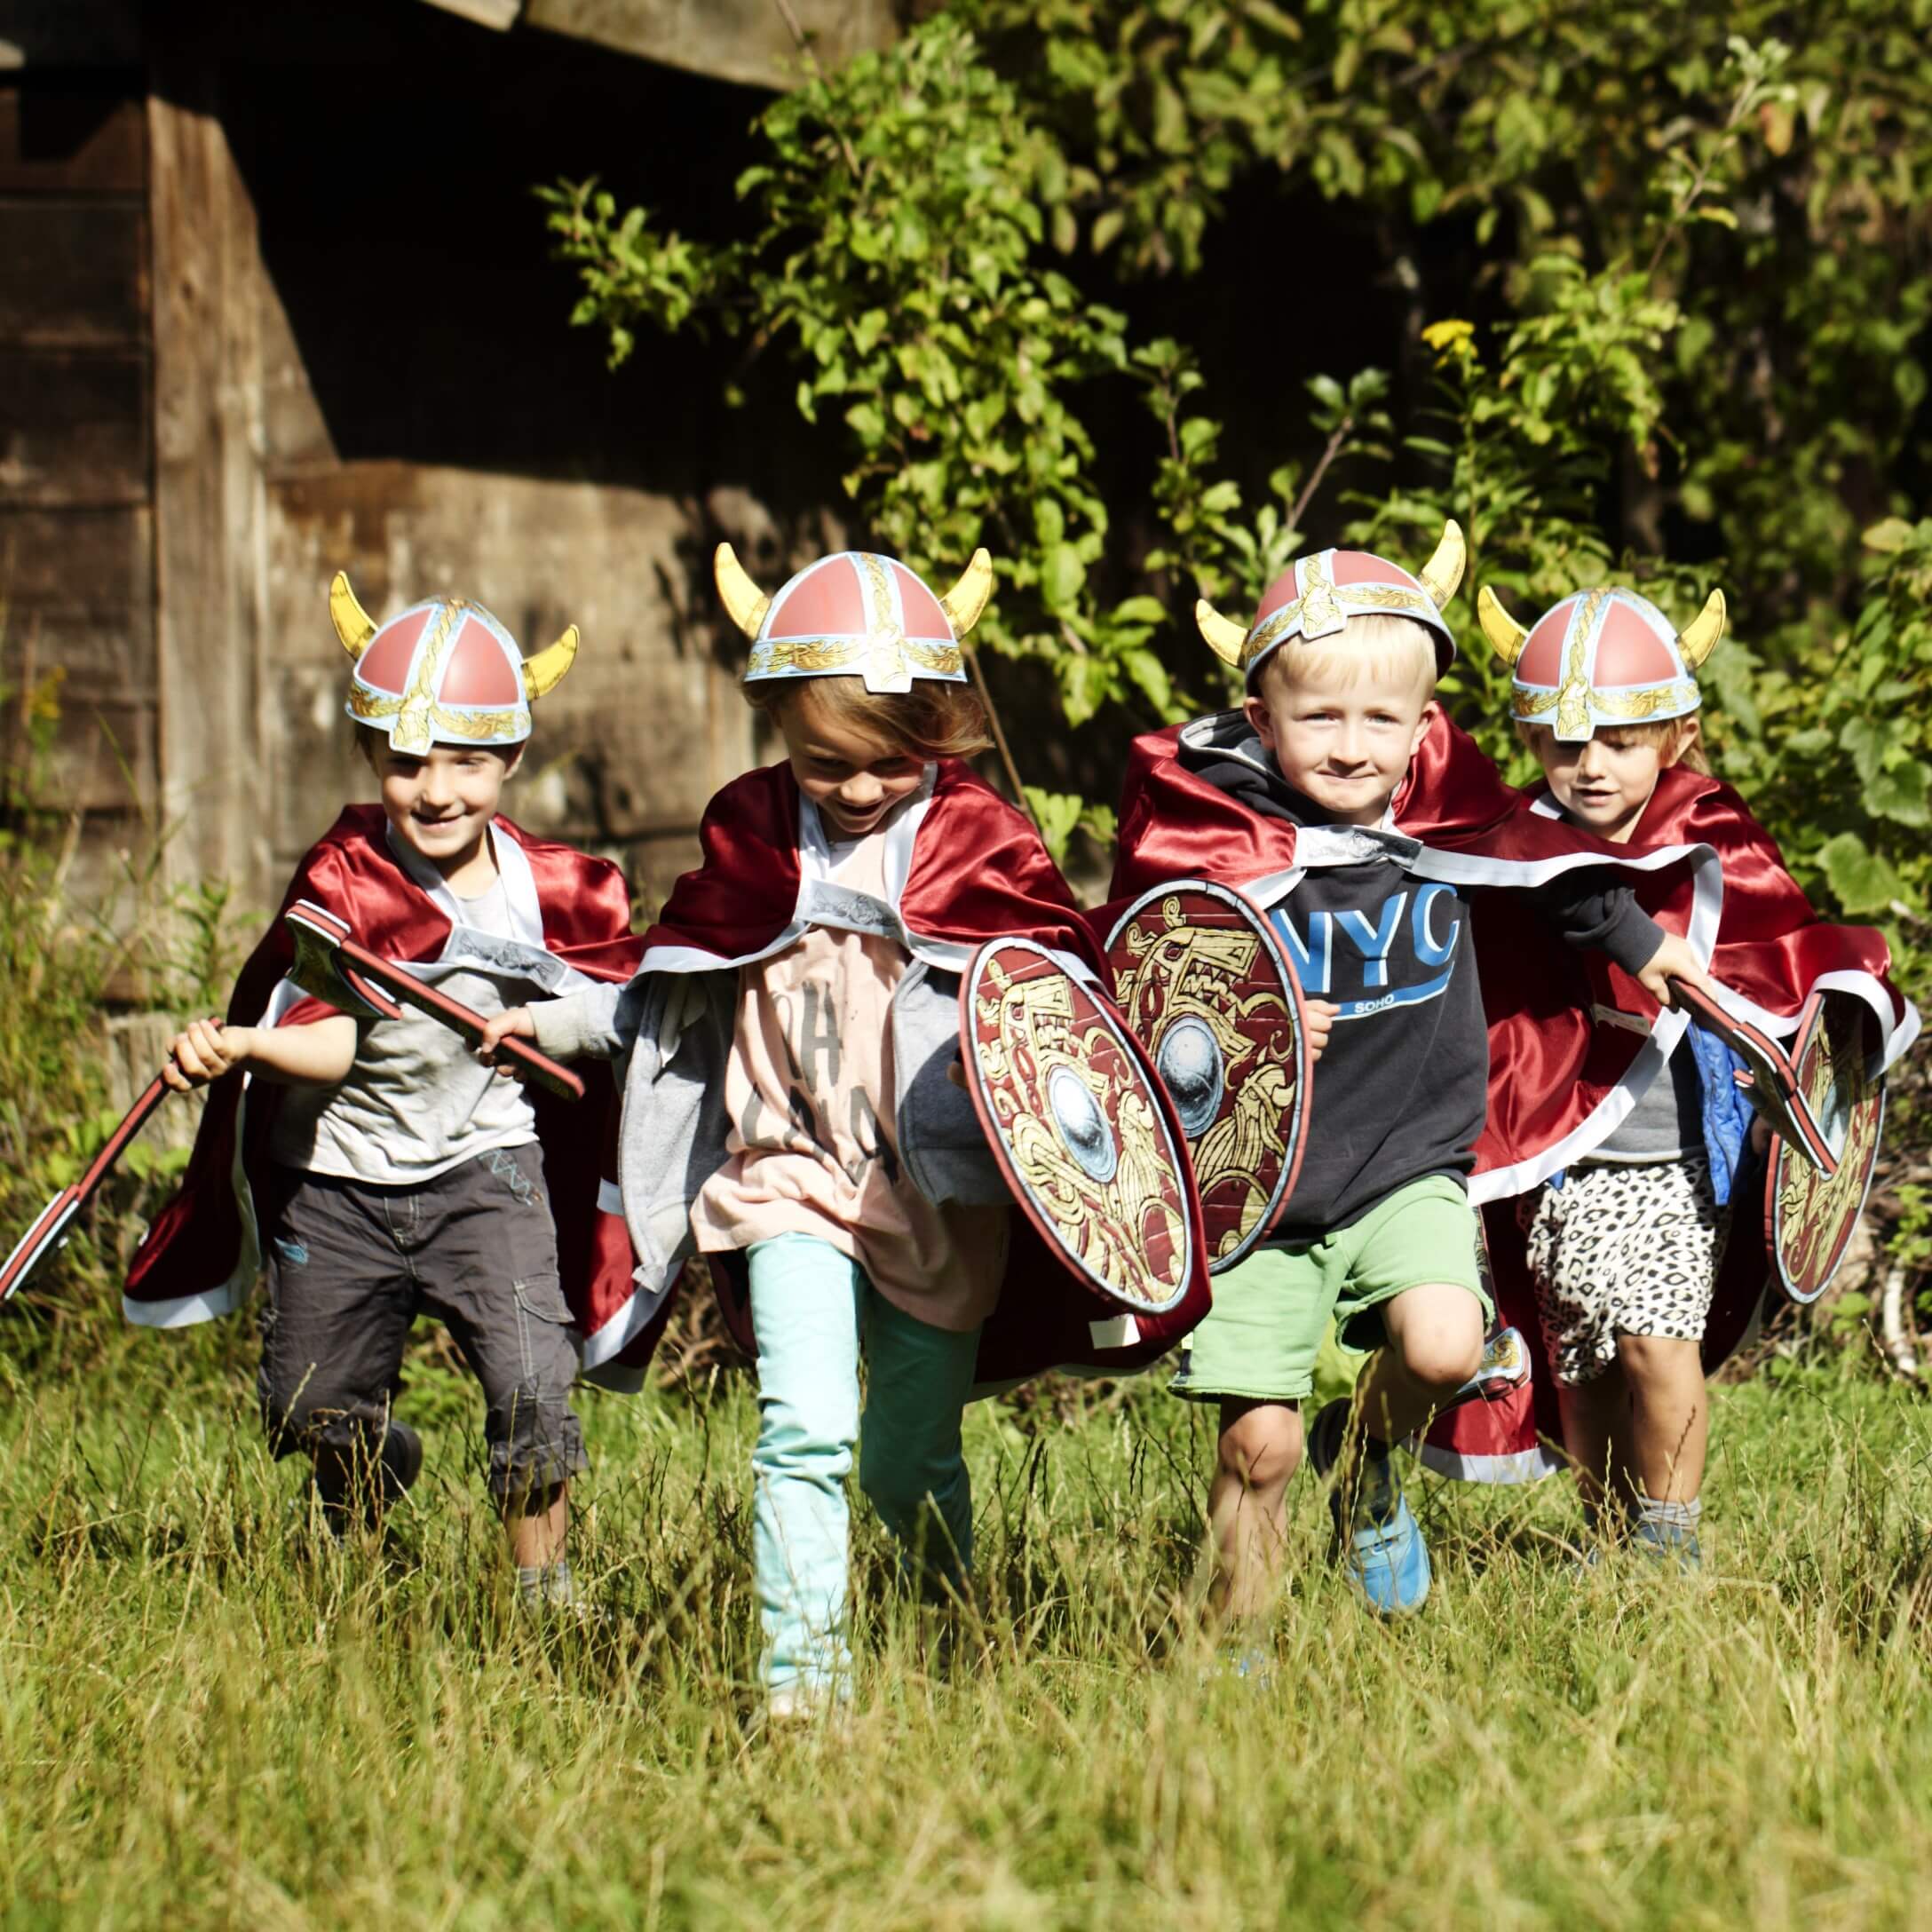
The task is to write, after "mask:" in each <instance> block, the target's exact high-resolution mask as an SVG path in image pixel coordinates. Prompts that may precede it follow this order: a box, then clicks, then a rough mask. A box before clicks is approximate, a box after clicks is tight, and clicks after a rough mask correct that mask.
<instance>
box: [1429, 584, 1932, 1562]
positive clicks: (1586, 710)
mask: <svg viewBox="0 0 1932 1932" xmlns="http://www.w3.org/2000/svg"><path fill="white" fill-rule="evenodd" d="M1477 608H1478V613H1479V615H1480V618H1481V622H1482V626H1483V629H1484V632H1485V636H1487V637H1488V638H1489V640H1490V642H1491V644H1492V645H1493V647H1494V648H1495V650H1496V652H1497V653H1498V655H1499V656H1500V657H1501V659H1502V660H1503V661H1504V663H1505V664H1506V665H1508V667H1509V669H1510V673H1511V685H1510V716H1511V717H1513V718H1514V719H1515V721H1516V730H1517V732H1518V733H1519V735H1520V736H1521V737H1522V739H1523V740H1524V743H1525V744H1527V745H1528V746H1529V747H1530V748H1532V750H1533V751H1534V752H1535V754H1536V756H1537V758H1538V760H1539V762H1540V764H1541V765H1542V767H1543V772H1544V780H1543V782H1542V783H1541V784H1540V785H1539V786H1537V787H1535V788H1532V791H1531V792H1530V794H1529V795H1528V796H1529V799H1530V804H1531V809H1532V812H1535V813H1537V814H1538V815H1540V816H1542V817H1545V818H1547V819H1548V820H1550V821H1551V822H1560V823H1567V824H1570V825H1574V826H1576V827H1580V828H1581V829H1584V830H1586V831H1588V832H1591V833H1593V834H1595V835H1596V836H1597V837H1599V838H1602V839H1605V840H1608V841H1610V842H1611V843H1613V844H1618V845H1622V846H1625V847H1627V848H1640V847H1643V846H1654V845H1683V844H1688V843H1695V844H1701V845H1706V846H1708V847H1710V848H1711V849H1712V850H1714V851H1716V852H1717V853H1718V854H1719V856H1720V858H1721V859H1722V867H1723V878H1724V893H1723V904H1722V915H1721V917H1720V920H1719V921H1718V922H1717V923H1716V927H1715V949H1714V953H1713V954H1712V956H1711V961H1710V967H1711V971H1712V974H1713V976H1714V978H1715V979H1716V981H1717V982H1718V986H1717V987H1716V989H1715V990H1716V993H1717V996H1718V998H1719V1001H1720V1003H1721V1004H1722V1006H1723V1007H1724V1008H1725V1009H1726V1010H1728V1011H1729V1012H1730V1015H1731V1016H1732V1017H1734V1018H1735V1019H1738V1020H1740V1021H1743V1022H1745V1023H1746V1024H1747V1025H1754V1026H1756V1027H1757V1028H1758V1029H1760V1030H1761V1031H1762V1033H1767V1034H1769V1035H1770V1036H1771V1037H1772V1038H1774V1039H1780V1038H1782V1039H1786V1040H1789V1039H1790V1038H1791V1037H1792V1035H1793V1033H1794V1032H1795V1030H1796V1028H1797V1026H1798V1023H1799V1017H1800V1015H1801V1013H1802V1012H1803V1010H1805V1007H1806V1002H1807V1000H1808V997H1809V995H1810V994H1812V993H1813V992H1814V991H1816V990H1817V989H1819V988H1821V987H1823V988H1826V989H1829V990H1830V991H1831V992H1832V993H1833V994H1834V995H1837V996H1840V997H1842V998H1844V999H1845V1000H1847V1001H1848V1002H1852V1005H1853V1006H1854V1008H1855V1009H1857V1010H1862V1014H1863V1031H1864V1033H1865V1041H1864V1043H1863V1044H1864V1048H1865V1052H1866V1053H1867V1054H1868V1056H1869V1058H1870V1060H1871V1063H1872V1065H1873V1068H1874V1069H1876V1070H1878V1071H1882V1069H1883V1068H1884V1067H1885V1066H1888V1065H1889V1064H1890V1063H1891V1062H1892V1060H1894V1059H1895V1058H1896V1057H1897V1056H1898V1055H1899V1054H1900V1053H1901V1052H1903V1051H1904V1049H1905V1047H1906V1046H1907V1045H1908V1044H1909V1043H1910V1041H1911V1039H1912V1035H1913V1033H1916V1031H1917V1027H1918V1016H1917V1014H1916V1013H1915V1012H1914V1011H1913V1010H1912V1008H1911V1006H1910V1004H1909V1002H1906V1001H1905V1000H1904V998H1903V997H1902V996H1901V995H1900V994H1898V993H1897V992H1896V990H1895V989H1894V988H1892V987H1891V986H1889V984H1888V980H1887V974H1888V970H1889V965H1890V959H1889V954H1888V948H1887V946H1886V942H1885V938H1884V936H1883V935H1882V934H1881V933H1880V932H1878V931H1876V930H1873V929H1872V928H1869V927H1848V926H1833V925H1827V924H1825V922H1822V921H1821V920H1819V919H1818V917H1817V915H1816V914H1815V913H1814V912H1813V911H1812V909H1811V907H1810V906H1809V904H1808V903H1807V901H1806V899H1805V897H1804V895H1803V893H1802V892H1801V891H1800V890H1799V888H1798V886H1797V884H1796V883H1795V882H1794V881H1793V879H1792V877H1791V875H1790V874H1789V873H1788V872H1787V871H1786V869H1785V865H1784V861H1783V859H1782V858H1781V857H1780V855H1779V853H1778V847H1777V845H1776V844H1775V843H1773V841H1772V840H1771V839H1770V836H1769V835H1767V834H1766V833H1765V832H1764V830H1763V829H1762V827H1760V826H1759V825H1758V824H1757V823H1756V821H1755V820H1754V819H1753V818H1752V817H1751V814H1750V812H1749V811H1748V810H1747V809H1746V805H1745V804H1744V801H1743V800H1742V799H1741V798H1740V797H1739V796H1738V794H1737V793H1736V792H1734V791H1733V790H1732V789H1731V788H1730V787H1729V786H1727V785H1724V784H1722V783H1720V782H1719V781H1718V780H1716V779H1714V778H1713V777H1712V776H1711V775H1710V773H1709V771H1708V768H1707V767H1706V764H1705V762H1704V759H1703V757H1702V756H1701V748H1700V744H1699V725H1698V705H1699V701H1700V699H1699V693H1698V683H1697V672H1698V668H1699V667H1700V666H1701V665H1702V664H1703V662H1704V661H1705V660H1706V657H1707V656H1708V655H1709V653H1710V652H1711V650H1712V649H1713V648H1714V645H1716V643H1717V641H1718V639H1719V637H1721V636H1722V630H1723V623H1724V600H1723V597H1722V592H1719V591H1713V592H1712V593H1711V596H1710V598H1709V600H1708V602H1707V603H1706V606H1705V608H1704V611H1703V613H1702V614H1700V615H1699V617H1698V620H1697V621H1696V622H1694V623H1693V624H1691V625H1690V627H1689V628H1688V629H1685V630H1684V632H1683V634H1682V635H1681V636H1680V635H1679V634H1678V633H1677V632H1676V631H1675V629H1674V628H1673V626H1672V625H1671V623H1670V622H1669V621H1668V620H1667V618H1666V617H1665V616H1664V614H1663V613H1662V612H1661V611H1659V609H1658V608H1657V606H1655V605H1653V604H1651V602H1649V601H1648V600H1647V599H1646V598H1642V597H1639V596H1637V595H1636V594H1635V592H1634V591H1630V590H1585V591H1579V592H1577V593H1576V594H1575V595H1574V596H1572V597H1568V598H1564V599H1563V601H1562V602H1561V603H1559V604H1557V605H1556V606H1554V607H1553V608H1552V609H1550V610H1549V611H1548V612H1546V613H1545V614H1544V615H1543V616H1542V617H1541V618H1540V619H1539V620H1538V621H1537V622H1536V623H1535V624H1534V625H1533V626H1532V628H1531V629H1528V630H1527V631H1525V630H1524V629H1522V628H1521V627H1520V626H1519V625H1517V624H1516V622H1514V620H1512V619H1511V618H1510V617H1509V616H1508V614H1507V613H1506V612H1505V611H1504V609H1503V607H1502V606H1501V604H1500V602H1499V600H1498V599H1497V598H1496V597H1495V594H1494V593H1493V591H1492V590H1488V589H1487V588H1485V590H1484V591H1483V593H1482V596H1481V598H1479V599H1478V604H1477ZM1486 956H1487V955H1486V949H1485V959H1486ZM1588 977H1589V981H1590V984H1589V985H1588V986H1587V987H1580V988H1579V993H1578V997H1579V1003H1580V1005H1582V1006H1583V1007H1584V1009H1585V1010H1587V1011H1588V1012H1589V1013H1590V1015H1591V1016H1592V1017H1593V1019H1594V1020H1595V1024H1596V1025H1597V1026H1598V1028H1599V1035H1600V1050H1601V1052H1602V1053H1603V1054H1611V1055H1613V1054H1616V1053H1618V1052H1619V1051H1621V1052H1622V1053H1624V1054H1626V1055H1627V1054H1628V1052H1629V1050H1630V1049H1629V1046H1628V1042H1629V1041H1631V1040H1632V1038H1633V1036H1634V1037H1635V1041H1637V1042H1639V1050H1638V1053H1637V1057H1636V1059H1635V1062H1634V1063H1633V1065H1632V1067H1631V1073H1630V1076H1629V1078H1628V1080H1627V1083H1626V1084H1627V1094H1628V1096H1629V1104H1628V1105H1627V1109H1623V1110H1619V1117H1618V1118H1617V1119H1616V1120H1615V1124H1614V1126H1613V1127H1612V1128H1611V1131H1610V1132H1609V1133H1608V1134H1607V1135H1606V1136H1603V1137H1600V1138H1597V1139H1596V1140H1595V1142H1594V1144H1591V1145H1589V1146H1588V1149H1587V1151H1584V1150H1581V1149H1580V1150H1578V1151H1577V1152H1575V1153H1574V1154H1573V1156H1572V1159H1571V1160H1569V1162H1568V1165H1567V1168H1566V1171H1564V1172H1562V1173H1559V1174H1556V1175H1555V1176H1551V1177H1550V1178H1549V1179H1548V1181H1546V1182H1545V1183H1543V1184H1541V1185H1540V1186H1538V1187H1536V1188H1534V1189H1532V1191H1530V1192H1527V1193H1525V1194H1524V1195H1523V1196H1522V1197H1521V1198H1520V1199H1519V1200H1517V1201H1516V1202H1514V1203H1512V1204H1509V1206H1508V1210H1507V1211H1506V1210H1505V1209H1504V1208H1502V1207H1499V1208H1498V1209H1496V1210H1494V1211H1493V1212H1492V1214H1491V1215H1490V1216H1489V1222H1490V1226H1491V1231H1492V1233H1491V1245H1492V1248H1493V1253H1494V1255H1495V1264H1496V1275H1497V1281H1498V1291H1499V1295H1500V1298H1501V1299H1502V1300H1503V1302H1504V1304H1505V1307H1506V1308H1513V1309H1514V1310H1515V1311H1516V1312H1517V1313H1518V1314H1519V1315H1521V1316H1522V1318H1523V1319H1524V1328H1525V1329H1526V1330H1528V1331H1530V1332H1532V1333H1536V1332H1538V1331H1539V1330H1540V1342H1541V1345H1542V1352H1543V1354H1544V1355H1545V1356H1546V1357H1547V1360H1546V1361H1544V1362H1540V1363H1539V1365H1538V1366H1539V1370H1540V1374H1539V1375H1538V1377H1537V1383H1538V1386H1539V1388H1540V1390H1542V1391H1543V1393H1544V1395H1545V1398H1546V1399H1545V1402H1544V1405H1543V1414H1542V1421H1543V1423H1544V1425H1545V1428H1546V1430H1547V1432H1548V1434H1550V1435H1552V1436H1556V1437H1557V1438H1558V1439H1560V1441H1561V1442H1562V1444H1563V1446H1564V1450H1565V1452H1566V1453H1567V1455H1568V1459H1569V1461H1570V1463H1571V1466H1572V1468H1573V1469H1575V1471H1576V1474H1577V1479H1578V1483H1579V1485H1580V1488H1581V1490H1582V1493H1583V1498H1584V1502H1585V1508H1586V1511H1587V1514H1588V1516H1589V1518H1590V1520H1591V1521H1592V1523H1593V1524H1595V1525H1596V1526H1597V1527H1598V1528H1599V1529H1600V1530H1601V1531H1602V1532H1603V1533H1605V1534H1607V1535H1613V1536H1614V1535H1617V1534H1619V1533H1624V1534H1627V1536H1628V1538H1629V1539H1630V1540H1631V1541H1632V1542H1633V1543H1634V1545H1635V1547H1636V1548H1638V1549H1640V1550H1642V1551H1643V1552H1644V1553H1645V1554H1647V1555H1650V1556H1655V1557H1657V1558H1658V1559H1659V1560H1661V1561H1667V1562H1674V1563H1675V1564H1680V1565H1682V1566H1683V1567H1685V1568H1695V1567H1697V1566H1698V1564H1699V1562H1700V1552H1699V1545H1698V1525H1699V1519H1700V1516H1701V1509H1702V1506H1701V1503H1700V1500H1699V1491H1700V1489H1701V1486H1702V1483H1703V1477H1704V1464H1705V1454H1706V1446H1707V1442H1708V1434H1709V1425H1710V1411H1709V1404H1708V1401H1707V1398H1706V1391H1705V1376H1706V1372H1707V1370H1709V1369H1714V1368H1715V1367H1716V1366H1719V1364H1721V1363H1722V1360H1723V1358H1724V1357H1725V1356H1726V1355H1728V1354H1729V1353H1730V1350H1731V1348H1732V1347H1733V1346H1734V1345H1735V1343H1736V1342H1738V1339H1739V1338H1740V1336H1741V1334H1743V1332H1744V1330H1745V1328H1746V1326H1747V1325H1748V1323H1749V1322H1750V1321H1751V1320H1752V1318H1754V1314H1755V1312H1756V1310H1757V1308H1758V1306H1759V1303H1760V1302H1761V1300H1762V1295H1763V1291H1764V1284H1765V1276H1766V1266H1767V1263H1766V1255H1765V1249H1764V1217H1763V1215H1761V1214H1757V1213H1754V1212H1740V1211H1739V1209H1740V1207H1742V1205H1743V1204H1744V1203H1745V1201H1746V1199H1747V1198H1749V1199H1750V1200H1751V1204H1752V1206H1753V1207H1754V1206H1755V1196H1756V1193H1757V1192H1759V1191H1760V1190H1761V1189H1762V1162H1761V1161H1758V1160H1754V1159H1753V1157H1752V1155H1753V1151H1754V1150H1753V1149H1752V1147H1751V1146H1750V1145H1748V1143H1755V1145H1756V1148H1757V1149H1759V1150H1761V1149H1762V1144H1763V1141H1764V1139H1765V1135H1764V1133H1763V1130H1762V1128H1761V1127H1760V1128H1755V1130H1753V1128H1754V1123H1753V1121H1752V1117H1751V1114H1750V1111H1749V1108H1748V1105H1747V1104H1746V1101H1745V1099H1744V1097H1743V1096H1742V1095H1741V1094H1740V1092H1739V1090H1738V1083H1737V1081H1736V1079H1735V1078H1734V1075H1735V1073H1736V1071H1737V1067H1738V1062H1737V1061H1736V1060H1735V1058H1734V1057H1732V1056H1731V1055H1730V1053H1729V1051H1728V1050H1727V1049H1725V1048H1724V1046H1723V1045H1722V1043H1721V1042H1720V1041H1718V1040H1717V1039H1716V1038H1715V1037H1714V1035H1712V1034H1708V1033H1704V1032H1701V1031H1699V1030H1698V1029H1697V1028H1695V1027H1692V1028H1690V1029H1688V1031H1687V1030H1686V1029H1684V1028H1683V1026H1682V1025H1681V1024H1676V1025H1673V1024H1672V1016H1669V1015H1664V1016H1661V1017H1659V1016H1658V1015H1656V1014H1655V1013H1653V1012H1652V1011H1651V1009H1650V1008H1649V1006H1648V1003H1647V1002H1644V1001H1643V999H1642V998H1641V996H1638V995H1637V994H1636V991H1635V988H1634V987H1633V986H1630V984H1629V983H1628V981H1627V980H1625V979H1623V978H1621V977H1620V976H1619V975H1617V974H1614V973H1611V972H1609V971H1607V970H1603V969H1602V968H1601V967H1600V966H1599V965H1598V964H1597V963H1596V962H1590V963H1589V975H1588ZM1653 1021H1654V1022H1655V1023H1656V1024H1655V1025H1654V1027H1653V1024H1652V1023H1653ZM1854 1030H1855V1031H1856V1030H1857V1028H1856V1027H1855V1028H1854ZM1825 1111H1826V1110H1825V1109H1824V1108H1822V1107H1821V1109H1820V1112H1825ZM1872 1131H1873V1138H1874V1142H1875V1135H1876V1124H1875V1122H1874V1123H1873V1129H1872ZM1874 1151H1875V1148H1874ZM1840 1152H1841V1153H1843V1154H1844V1155H1845V1156H1846V1161H1845V1164H1844V1165H1842V1166H1841V1174H1840V1176H1839V1177H1838V1179H1837V1180H1836V1181H1835V1182H1833V1183H1831V1184H1825V1183H1824V1182H1820V1183H1818V1184H1817V1186H1818V1189H1819V1192H1820V1193H1821V1195H1830V1194H1843V1193H1848V1192H1849V1194H1850V1196H1851V1197H1852V1198H1851V1199H1850V1200H1849V1202H1848V1203H1847V1205H1848V1206H1849V1212H1850V1214H1851V1215H1856V1213H1857V1207H1858V1206H1859V1205H1860V1204H1861V1203H1862V1201H1863V1199H1864V1191H1865V1184H1866V1180H1867V1177H1868V1173H1869V1169H1868V1168H1863V1167H1861V1166H1860V1165H1859V1164H1858V1163H1857V1161H1856V1160H1854V1159H1853V1158H1852V1156H1853V1153H1854V1150H1853V1149H1852V1148H1851V1147H1849V1146H1845V1145H1843V1144H1841V1148H1840ZM1806 1171H1807V1170H1805V1169H1803V1168H1797V1170H1796V1172H1797V1174H1798V1178H1799V1186H1800V1191H1801V1192H1803V1191H1804V1176H1805V1173H1806ZM1819 1205H1820V1207H1824V1206H1825V1205H1826V1203H1825V1202H1824V1201H1823V1200H1821V1201H1820V1203H1819ZM1842 1238H1843V1237H1842V1234H1841V1235H1840V1236H1839V1241H1840V1245H1841V1244H1842ZM1833 1258H1834V1259H1835V1256H1834V1257H1833ZM1525 1288H1527V1290H1528V1291H1529V1292H1528V1293H1527V1294H1525V1292H1524V1290H1525ZM1532 1312H1533V1315H1534V1317H1535V1318H1536V1319H1535V1320H1534V1321H1532V1320H1531V1319H1530V1317H1531V1315H1532ZM1552 1394H1553V1395H1554V1398H1555V1401H1554V1408H1555V1413H1554V1414H1552V1413H1549V1412H1550V1407H1551V1404H1550V1402H1549V1401H1548V1397H1549V1396H1550V1395H1552ZM1535 1419H1536V1411H1535V1406H1534V1405H1533V1404H1532V1403H1530V1402H1527V1401H1525V1402H1524V1403H1522V1404H1519V1405H1516V1407H1515V1408H1514V1410H1511V1409H1507V1408H1506V1409H1502V1410H1499V1411H1498V1413H1495V1414H1493V1415H1483V1416H1477V1415H1474V1414H1469V1415H1462V1416H1457V1417H1455V1418H1453V1420H1451V1419H1445V1426H1444V1427H1443V1428H1441V1429H1439V1430H1438V1431H1437V1432H1436V1437H1435V1446H1434V1447H1433V1448H1432V1449H1429V1450H1425V1452H1424V1453H1425V1455H1426V1456H1428V1457H1429V1460H1431V1461H1437V1463H1438V1464H1439V1465H1440V1466H1442V1467H1444V1468H1445V1469H1451V1470H1454V1471H1457V1472H1458V1473H1469V1474H1474V1475H1477V1476H1482V1475H1487V1474H1492V1473H1495V1472H1498V1471H1501V1472H1505V1473H1541V1471H1542V1470H1543V1469H1547V1468H1548V1467H1550V1466H1552V1465H1551V1464H1550V1463H1549V1461H1548V1458H1547V1457H1539V1456H1538V1455H1537V1454H1536V1445H1535V1442H1534V1436H1533V1424H1534V1421H1535ZM1505 1434H1507V1435H1508V1437H1509V1438H1510V1439H1508V1440H1507V1441H1504V1440H1500V1439H1499V1438H1500V1437H1501V1436H1503V1435H1505ZM1485 1438H1486V1439H1485ZM1525 1465H1533V1467H1528V1468H1526V1467H1525Z"/></svg>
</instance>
